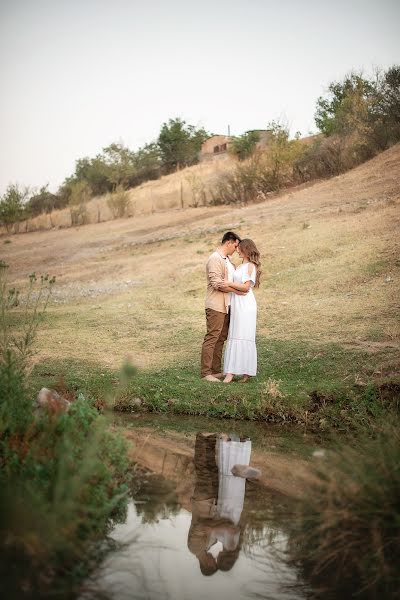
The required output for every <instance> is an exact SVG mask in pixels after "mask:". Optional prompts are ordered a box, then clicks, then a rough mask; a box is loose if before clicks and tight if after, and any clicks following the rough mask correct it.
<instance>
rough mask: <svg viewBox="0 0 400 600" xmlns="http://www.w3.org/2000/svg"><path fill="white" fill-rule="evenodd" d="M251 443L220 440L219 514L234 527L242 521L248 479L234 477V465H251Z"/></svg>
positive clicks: (218, 449)
mask: <svg viewBox="0 0 400 600" xmlns="http://www.w3.org/2000/svg"><path fill="white" fill-rule="evenodd" d="M250 455H251V441H250V440H246V441H245V442H235V441H233V440H232V441H229V442H228V441H225V440H218V442H217V463H218V471H219V476H218V479H219V484H218V504H217V514H218V516H219V517H221V518H225V519H229V520H230V521H232V523H233V524H234V525H237V524H238V523H239V521H240V516H241V514H242V510H243V503H244V494H245V490H246V479H243V478H242V477H235V476H234V475H232V467H234V465H249V464H250Z"/></svg>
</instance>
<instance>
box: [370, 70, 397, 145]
mask: <svg viewBox="0 0 400 600" xmlns="http://www.w3.org/2000/svg"><path fill="white" fill-rule="evenodd" d="M376 87H377V102H376V105H375V120H376V124H377V125H378V126H376V127H375V135H376V136H379V138H380V139H379V144H380V146H381V147H382V148H386V147H388V146H390V145H392V144H395V143H396V142H398V141H399V140H400V65H394V66H393V67H390V69H388V70H387V71H386V72H385V73H383V74H382V73H378V74H377V84H376Z"/></svg>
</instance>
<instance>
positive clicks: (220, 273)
mask: <svg viewBox="0 0 400 600" xmlns="http://www.w3.org/2000/svg"><path fill="white" fill-rule="evenodd" d="M225 277H226V273H225V265H224V264H223V262H222V259H221V260H220V259H218V258H217V257H216V256H215V257H214V256H213V257H212V258H210V259H209V261H208V278H209V280H210V283H211V285H212V287H213V288H214V289H215V290H219V291H221V292H223V291H225V290H222V289H221V288H220V286H221V285H223V281H224V279H225Z"/></svg>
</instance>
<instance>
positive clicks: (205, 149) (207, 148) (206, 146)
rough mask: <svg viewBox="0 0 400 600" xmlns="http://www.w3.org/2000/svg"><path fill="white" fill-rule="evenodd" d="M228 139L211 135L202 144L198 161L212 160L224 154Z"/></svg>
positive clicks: (225, 136) (223, 136) (224, 136)
mask: <svg viewBox="0 0 400 600" xmlns="http://www.w3.org/2000/svg"><path fill="white" fill-rule="evenodd" d="M229 140H230V138H229V137H228V136H227V135H213V136H212V137H210V138H208V140H206V141H205V142H203V144H202V146H201V152H200V160H202V161H203V160H213V159H214V158H218V157H219V156H221V155H223V154H226V152H227V149H228V146H229Z"/></svg>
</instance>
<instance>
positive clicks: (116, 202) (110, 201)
mask: <svg viewBox="0 0 400 600" xmlns="http://www.w3.org/2000/svg"><path fill="white" fill-rule="evenodd" d="M107 205H108V207H109V209H110V210H111V213H112V216H113V218H114V219H121V218H122V217H125V216H126V215H127V212H128V208H129V206H130V200H129V195H128V192H126V191H125V190H124V189H123V188H122V187H121V186H117V188H116V190H115V192H113V193H110V194H108V195H107Z"/></svg>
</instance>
